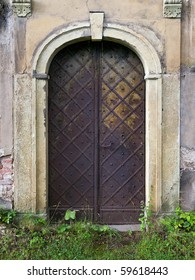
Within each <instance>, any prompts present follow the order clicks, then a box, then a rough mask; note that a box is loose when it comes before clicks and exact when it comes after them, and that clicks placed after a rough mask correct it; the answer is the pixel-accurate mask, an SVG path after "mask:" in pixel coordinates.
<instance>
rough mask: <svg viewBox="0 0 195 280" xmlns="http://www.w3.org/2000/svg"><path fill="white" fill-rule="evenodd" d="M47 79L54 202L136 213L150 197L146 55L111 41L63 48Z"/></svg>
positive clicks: (99, 217)
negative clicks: (146, 152)
mask: <svg viewBox="0 0 195 280" xmlns="http://www.w3.org/2000/svg"><path fill="white" fill-rule="evenodd" d="M50 76H51V79H50V81H49V209H50V212H51V213H52V212H55V214H56V213H58V212H59V213H60V212H61V211H65V210H66V209H68V208H73V209H78V210H80V211H79V212H78V213H84V215H85V216H86V215H87V216H88V217H89V216H90V217H91V218H93V219H94V220H95V221H99V222H102V223H108V224H125V223H134V222H137V221H138V218H139V213H140V203H141V201H144V197H145V187H144V181H145V174H144V162H145V157H144V141H145V136H144V134H145V131H144V130H145V127H144V125H145V112H144V110H145V99H144V98H145V96H144V93H145V83H144V79H143V77H144V71H143V67H142V64H141V61H140V60H139V58H138V57H137V55H135V53H134V52H132V51H131V50H129V49H127V48H125V47H123V46H121V45H118V44H115V43H110V42H102V43H92V42H83V43H79V44H76V45H72V46H70V47H67V48H65V49H64V50H62V51H61V52H59V53H58V54H57V56H56V57H55V59H54V60H53V62H52V64H51V67H50Z"/></svg>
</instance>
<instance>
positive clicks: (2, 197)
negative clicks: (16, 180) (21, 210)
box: [0, 156, 13, 208]
mask: <svg viewBox="0 0 195 280" xmlns="http://www.w3.org/2000/svg"><path fill="white" fill-rule="evenodd" d="M5 201H6V203H5ZM12 201H13V158H12V157H11V156H6V157H2V158H0V207H1V206H2V207H3V206H4V207H6V205H8V206H9V208H10V205H12ZM1 202H2V203H1ZM8 202H9V203H8ZM10 203H11V204H10Z"/></svg>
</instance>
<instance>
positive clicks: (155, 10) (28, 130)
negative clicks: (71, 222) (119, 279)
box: [0, 0, 195, 212]
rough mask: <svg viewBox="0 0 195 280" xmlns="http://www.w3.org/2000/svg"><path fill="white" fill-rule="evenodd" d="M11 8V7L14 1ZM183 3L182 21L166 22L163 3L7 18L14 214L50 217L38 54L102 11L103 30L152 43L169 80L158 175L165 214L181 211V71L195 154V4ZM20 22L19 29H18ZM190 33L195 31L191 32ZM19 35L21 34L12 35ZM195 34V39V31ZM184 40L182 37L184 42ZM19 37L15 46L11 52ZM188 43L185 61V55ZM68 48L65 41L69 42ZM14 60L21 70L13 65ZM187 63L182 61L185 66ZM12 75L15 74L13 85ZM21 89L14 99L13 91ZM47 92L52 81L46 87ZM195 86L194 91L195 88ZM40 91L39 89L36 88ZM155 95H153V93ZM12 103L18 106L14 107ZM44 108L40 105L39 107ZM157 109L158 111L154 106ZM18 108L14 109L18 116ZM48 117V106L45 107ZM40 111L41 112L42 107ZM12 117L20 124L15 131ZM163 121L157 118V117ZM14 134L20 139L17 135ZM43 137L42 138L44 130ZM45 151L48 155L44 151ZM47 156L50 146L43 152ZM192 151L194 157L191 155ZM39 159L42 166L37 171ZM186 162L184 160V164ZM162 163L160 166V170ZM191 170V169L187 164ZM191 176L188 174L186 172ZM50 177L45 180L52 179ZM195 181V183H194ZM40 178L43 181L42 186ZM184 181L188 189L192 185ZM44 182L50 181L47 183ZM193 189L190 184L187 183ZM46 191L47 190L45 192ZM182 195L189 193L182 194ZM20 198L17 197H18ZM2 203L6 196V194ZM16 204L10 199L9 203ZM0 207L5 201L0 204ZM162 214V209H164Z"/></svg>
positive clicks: (89, 3)
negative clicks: (39, 140) (116, 28)
mask: <svg viewBox="0 0 195 280" xmlns="http://www.w3.org/2000/svg"><path fill="white" fill-rule="evenodd" d="M10 2H11V1H10ZM183 2H184V13H183V19H182V32H181V19H180V18H166V17H163V1H156V0H131V1H129V0H123V1H121V2H119V1H118V0H111V1H105V0H99V1H95V0H74V1H72V0H67V1H64V0H56V1H51V0H44V1H42V0H33V1H32V15H31V16H30V15H28V16H27V17H18V16H17V15H12V16H11V15H10V17H9V16H7V24H6V26H5V27H4V28H1V30H0V32H1V39H0V43H1V47H0V51H1V53H3V45H4V47H5V45H6V48H4V49H6V55H5V60H6V62H4V63H3V65H4V66H5V65H6V70H5V69H4V70H3V71H1V73H0V79H1V80H0V85H1V87H2V89H1V92H3V94H1V98H2V99H3V102H2V103H1V104H3V105H2V106H1V105H0V106H1V107H0V110H1V112H2V118H4V120H3V121H1V131H2V136H1V137H0V144H1V145H0V149H1V148H2V149H5V150H6V149H8V155H10V156H11V154H12V153H11V150H12V143H13V139H14V156H13V159H14V173H15V177H14V178H15V179H14V184H15V208H16V209H18V210H20V211H37V210H41V211H45V209H44V207H42V206H39V205H44V203H45V201H46V190H45V189H42V191H41V195H40V196H39V197H36V193H37V187H38V186H37V182H40V181H39V178H38V177H37V174H40V173H41V171H40V170H41V169H42V167H43V166H46V162H45V159H42V158H39V157H41V156H40V155H35V154H34V153H33V149H36V134H37V133H39V131H41V127H36V130H33V127H34V126H36V116H35V112H34V111H33V106H35V103H36V96H34V95H33V92H34V90H35V88H34V87H35V83H34V78H33V70H35V69H33V67H34V65H35V64H34V61H35V54H37V51H38V50H39V48H40V46H42V45H43V42H46V40H47V38H51V37H52V35H53V34H57V33H60V31H61V30H62V29H63V28H67V27H70V28H71V27H72V28H73V26H74V25H75V24H78V23H83V22H87V23H88V24H90V11H102V12H104V14H105V21H104V26H105V27H106V26H107V25H108V24H110V23H112V24H118V25H120V26H121V29H122V28H126V27H127V28H128V29H130V30H132V32H136V33H137V34H140V38H144V39H143V40H145V41H147V42H149V43H150V44H151V46H152V47H153V48H154V49H155V51H156V53H157V55H158V58H159V60H160V62H161V68H162V71H161V73H158V74H159V75H160V76H161V77H162V93H163V94H162V126H161V124H160V127H161V128H162V131H161V133H162V152H161V151H160V154H159V157H158V158H159V161H160V163H161V164H162V169H161V171H160V173H159V178H160V180H161V178H162V181H161V189H159V190H158V191H159V194H160V197H161V206H162V209H163V211H168V212H169V211H172V210H174V208H175V207H176V205H177V204H178V198H179V185H180V172H179V161H180V154H179V146H180V132H179V130H180V66H181V63H182V65H183V68H182V69H183V72H182V104H181V106H182V113H181V121H182V122H181V128H182V131H181V138H182V146H183V147H184V148H185V149H187V151H189V153H191V151H192V152H193V150H192V149H193V148H195V138H194V133H193V132H192V131H193V122H192V121H190V120H192V119H193V118H195V115H194V111H193V98H194V97H193V89H192V88H191V87H190V84H192V85H193V83H194V81H193V77H194V76H193V75H194V73H193V72H192V71H193V69H191V68H190V67H191V66H192V65H193V63H194V62H193V61H195V60H194V58H193V56H194V54H193V49H192V47H193V40H194V39H193V36H195V35H192V34H193V26H195V25H194V10H195V7H194V5H195V3H193V1H187V0H185V1H183ZM13 21H14V26H13V25H12V24H13ZM189 27H190V32H188V31H189ZM12 31H13V33H14V35H13V36H12ZM194 33H195V32H194ZM181 34H182V37H181ZM12 37H13V38H14V40H13V45H12ZM181 39H182V55H181ZM62 44H63V42H62ZM12 57H14V64H13V61H12ZM181 58H182V62H181ZM12 72H13V73H14V83H13V77H12ZM13 84H14V98H13V99H12V93H13V91H12V88H13ZM44 86H46V83H45V81H43V82H42V84H41V87H44ZM194 86H195V85H194ZM36 90H37V92H39V89H36ZM151 94H152V92H151ZM12 101H13V106H12ZM41 102H42V104H46V97H45V96H43V97H42V101H41ZM37 106H41V104H37ZM154 106H156V104H154ZM12 108H13V110H12ZM40 108H41V109H40V110H42V107H40ZM37 110H39V107H38V108H37ZM12 112H13V116H14V118H13V119H14V125H12ZM157 117H158V116H157ZM42 122H45V110H42ZM13 127H14V132H13ZM40 133H43V132H42V131H41V132H40ZM39 148H40V151H41V147H39ZM42 148H43V149H45V147H42ZM189 149H190V150H189ZM36 159H38V160H39V165H37V162H36ZM184 161H185V160H184ZM156 164H158V163H156ZM185 166H186V165H185ZM183 169H184V168H183ZM185 172H190V173H189V174H190V175H189V174H187V175H189V176H192V177H190V180H189V182H192V181H193V175H194V173H193V170H192V169H189V168H188V167H186V168H185V170H183V173H182V174H183V175H182V176H184V175H185ZM45 176H46V175H45ZM194 177H195V176H194ZM35 178H36V179H35ZM185 178H186V177H183V179H182V180H183V181H182V186H184V185H185V183H184V182H187V184H188V180H184V179H185ZM45 180H47V179H46V178H45ZM188 186H189V184H188ZM39 188H40V186H39ZM182 188H183V190H184V189H185V187H182ZM12 195H13V193H12ZM0 197H1V193H0ZM10 200H11V196H10ZM0 203H1V202H0ZM159 210H160V209H159Z"/></svg>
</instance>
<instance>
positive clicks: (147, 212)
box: [139, 204, 153, 231]
mask: <svg viewBox="0 0 195 280" xmlns="http://www.w3.org/2000/svg"><path fill="white" fill-rule="evenodd" d="M141 209H142V212H141V214H140V218H139V221H140V222H141V226H140V228H141V230H142V231H144V230H148V229H149V228H150V227H152V225H153V221H152V216H153V213H152V210H151V206H150V204H149V205H144V204H141Z"/></svg>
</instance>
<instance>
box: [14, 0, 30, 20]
mask: <svg viewBox="0 0 195 280" xmlns="http://www.w3.org/2000/svg"><path fill="white" fill-rule="evenodd" d="M12 8H13V11H14V13H15V14H17V16H18V17H27V16H30V15H31V9H32V0H13V2H12Z"/></svg>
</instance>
